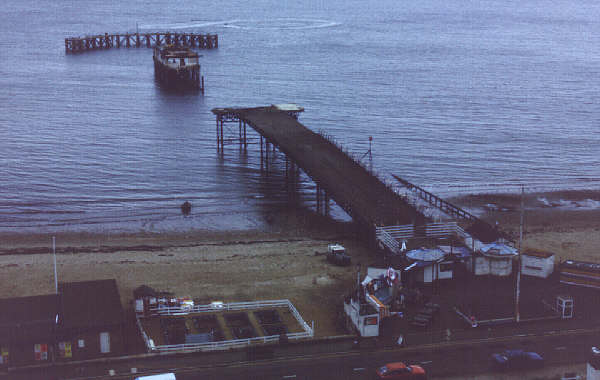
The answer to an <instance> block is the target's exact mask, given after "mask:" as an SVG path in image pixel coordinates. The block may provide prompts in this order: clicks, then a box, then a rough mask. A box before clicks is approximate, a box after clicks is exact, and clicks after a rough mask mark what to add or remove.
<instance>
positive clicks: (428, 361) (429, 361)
mask: <svg viewBox="0 0 600 380" xmlns="http://www.w3.org/2000/svg"><path fill="white" fill-rule="evenodd" d="M429 363H433V361H431V360H427V361H424V362H421V363H419V364H421V365H425V364H429Z"/></svg>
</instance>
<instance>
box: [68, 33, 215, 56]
mask: <svg viewBox="0 0 600 380" xmlns="http://www.w3.org/2000/svg"><path fill="white" fill-rule="evenodd" d="M159 45H173V46H179V47H194V48H198V49H216V48H218V47H219V37H218V35H216V34H198V33H174V32H152V33H149V32H145V33H116V34H108V33H104V34H98V35H91V36H85V37H68V38H65V52H66V53H81V52H84V51H89V50H101V49H110V48H114V47H116V48H121V47H124V48H129V47H137V48H139V47H148V48H151V47H154V46H159Z"/></svg>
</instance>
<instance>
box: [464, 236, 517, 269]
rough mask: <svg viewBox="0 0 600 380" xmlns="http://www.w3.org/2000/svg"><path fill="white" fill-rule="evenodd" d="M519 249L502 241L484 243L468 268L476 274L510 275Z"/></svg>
mask: <svg viewBox="0 0 600 380" xmlns="http://www.w3.org/2000/svg"><path fill="white" fill-rule="evenodd" d="M515 256H517V250H516V249H515V248H514V247H511V246H509V245H506V244H502V243H496V242H494V243H489V244H482V245H481V246H480V248H479V250H478V251H477V254H476V255H474V257H473V260H472V261H473V262H472V263H470V264H469V265H468V268H469V270H470V271H471V272H473V273H474V274H475V275H476V276H484V275H488V274H489V275H492V276H499V277H504V276H509V275H510V274H511V273H512V260H513V258H514V257H515Z"/></svg>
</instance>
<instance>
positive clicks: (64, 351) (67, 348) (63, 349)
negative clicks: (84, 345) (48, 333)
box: [58, 342, 73, 358]
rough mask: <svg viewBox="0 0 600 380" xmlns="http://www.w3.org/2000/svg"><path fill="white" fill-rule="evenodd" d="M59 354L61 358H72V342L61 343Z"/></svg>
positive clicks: (59, 344)
mask: <svg viewBox="0 0 600 380" xmlns="http://www.w3.org/2000/svg"><path fill="white" fill-rule="evenodd" d="M58 352H59V355H60V357H61V358H72V357H73V352H72V351H71V342H59V343H58Z"/></svg>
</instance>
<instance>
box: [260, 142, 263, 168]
mask: <svg viewBox="0 0 600 380" xmlns="http://www.w3.org/2000/svg"><path fill="white" fill-rule="evenodd" d="M260 170H261V171H262V170H263V137H262V136H260Z"/></svg>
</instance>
